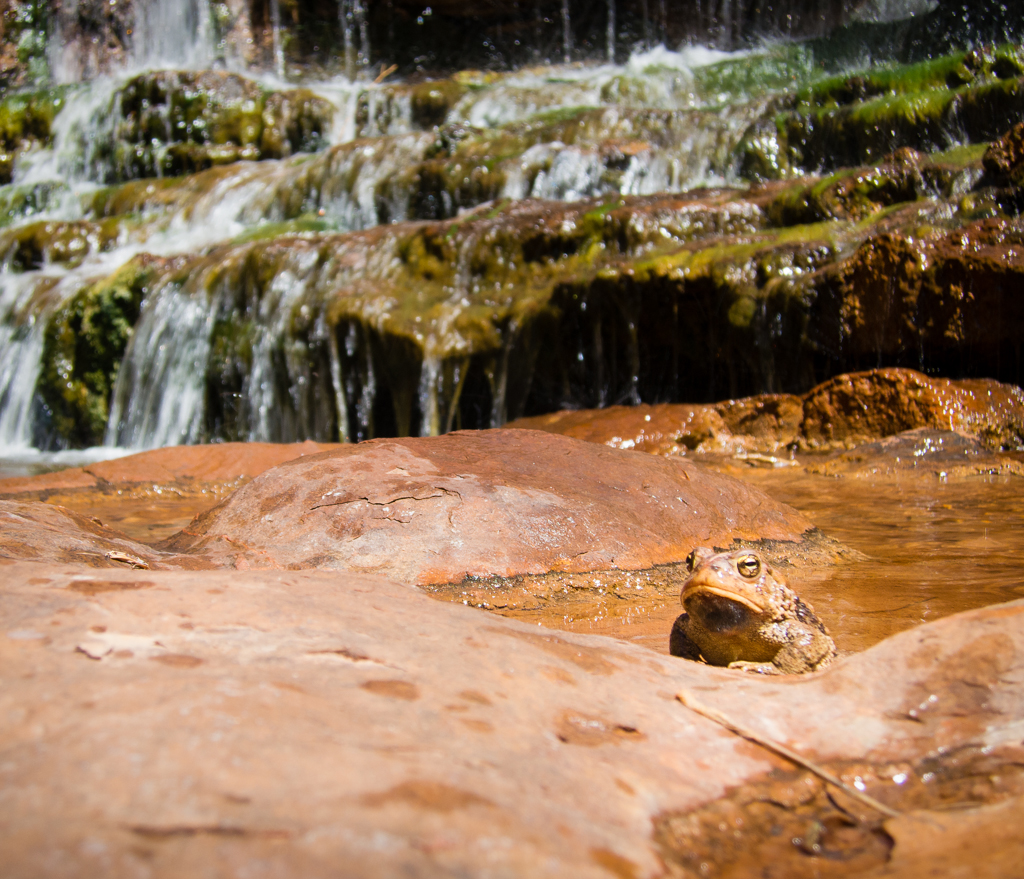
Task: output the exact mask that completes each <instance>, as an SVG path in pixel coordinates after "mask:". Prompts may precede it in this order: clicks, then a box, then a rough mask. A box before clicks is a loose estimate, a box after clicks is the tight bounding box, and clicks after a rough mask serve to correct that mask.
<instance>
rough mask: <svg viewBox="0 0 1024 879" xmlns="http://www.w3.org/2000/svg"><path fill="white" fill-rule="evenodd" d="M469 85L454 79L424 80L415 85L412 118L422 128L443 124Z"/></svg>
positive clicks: (412, 99) (412, 97)
mask: <svg viewBox="0 0 1024 879" xmlns="http://www.w3.org/2000/svg"><path fill="white" fill-rule="evenodd" d="M467 91H469V87H468V86H467V85H465V84H463V83H461V82H457V81H456V80H453V79H441V80H433V81H430V82H422V83H419V84H418V85H416V86H414V87H413V90H412V95H411V103H412V120H413V122H414V123H415V124H416V125H418V126H419V127H420V128H433V127H435V126H437V125H442V124H443V123H444V121H445V119H446V118H447V116H448V114H449V112H451V110H452V108H453V107H454V106H455V105H456V104H457V103H458V102H459V99H460V98H462V96H463V95H464V94H466V92H467Z"/></svg>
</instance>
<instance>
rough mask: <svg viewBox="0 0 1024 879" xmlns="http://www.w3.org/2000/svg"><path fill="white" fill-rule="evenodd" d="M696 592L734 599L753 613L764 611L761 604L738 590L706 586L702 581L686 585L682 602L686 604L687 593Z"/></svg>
mask: <svg viewBox="0 0 1024 879" xmlns="http://www.w3.org/2000/svg"><path fill="white" fill-rule="evenodd" d="M698 592H700V593H705V594H709V595H717V596H718V597H719V598H727V599H728V600H729V601H734V602H736V603H737V604H742V605H744V606H746V607H749V608H750V609H751V610H752V611H754V613H764V608H763V607H761V605H759V604H757V603H756V602H754V601H751V600H750V599H749V598H746V597H745V596H743V595H740V594H739V593H738V592H733V591H731V590H729V589H725V588H723V587H721V586H707V585H705V584H703V583H702V584H698V585H697V586H694V587H693V588H690V587H687V588H686V589H685V590H684V596H683V604H684V605H685V604H686V598H687V596H688V595H693V594H694V593H698Z"/></svg>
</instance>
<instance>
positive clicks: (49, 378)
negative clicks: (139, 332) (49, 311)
mask: <svg viewBox="0 0 1024 879" xmlns="http://www.w3.org/2000/svg"><path fill="white" fill-rule="evenodd" d="M151 276H152V272H151V271H150V269H149V268H148V267H147V265H146V262H145V260H144V259H141V258H140V259H135V260H133V261H131V262H129V263H128V264H127V265H125V266H123V267H122V268H121V269H119V270H118V271H117V272H115V273H114V274H113V275H111V276H110V277H108V278H105V279H103V280H101V281H98V282H96V283H95V284H93V285H91V286H90V287H86V288H85V289H83V290H82V291H80V292H79V293H78V294H76V295H75V296H74V297H72V298H71V299H70V300H69V301H68V302H66V303H65V304H64V305H63V306H62V307H61V308H60V309H59V310H58V311H57V312H56V313H55V314H54V315H53V316H52V317H51V318H50V321H49V323H48V324H47V327H46V334H45V342H44V348H43V369H42V373H41V375H40V378H39V391H40V393H41V394H42V397H43V400H44V402H45V403H46V405H47V407H48V408H49V410H50V412H51V413H52V418H53V425H52V426H53V429H54V431H55V433H56V434H57V436H58V437H60V440H61V443H62V444H64V445H67V446H72V447H83V446H91V445H99V444H100V443H102V441H103V434H104V432H105V430H106V424H107V416H108V415H109V411H110V394H111V391H112V389H113V386H114V382H115V381H116V378H117V370H118V366H119V364H120V362H121V358H122V357H123V355H124V351H125V348H126V347H127V345H128V341H129V339H130V338H131V334H132V328H133V326H134V325H135V322H136V321H137V320H138V318H139V311H140V309H141V306H142V298H143V296H144V295H145V293H146V289H147V283H148V281H149V280H150V278H151Z"/></svg>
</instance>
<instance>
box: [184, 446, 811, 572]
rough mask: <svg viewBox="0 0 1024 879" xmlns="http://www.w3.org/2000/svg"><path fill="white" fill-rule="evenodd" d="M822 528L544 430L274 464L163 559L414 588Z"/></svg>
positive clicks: (639, 560) (647, 460)
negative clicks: (181, 557) (328, 574)
mask: <svg viewBox="0 0 1024 879" xmlns="http://www.w3.org/2000/svg"><path fill="white" fill-rule="evenodd" d="M812 527H813V526H812V524H811V522H809V521H808V520H807V519H805V518H804V517H803V516H802V515H800V514H799V513H797V512H796V511H795V510H793V509H791V508H789V507H786V506H785V505H783V504H779V503H777V502H775V501H772V500H771V499H770V498H768V497H767V495H765V494H763V493H762V492H761V491H759V490H757V489H754V488H752V487H751V486H748V485H746V484H745V483H743V482H740V481H738V480H735V479H731V478H729V477H726V476H722V475H720V474H717V473H714V472H713V471H710V470H706V469H704V468H702V467H701V466H700V465H695V464H691V463H689V462H684V461H666V460H664V459H661V458H658V457H655V456H647V455H636V454H631V453H628V452H624V451H618V450H613V449H608V448H602V447H601V446H598V445H594V444H591V443H583V442H579V441H576V440H572V439H568V438H562V437H555V436H552V435H551V434H548V433H543V432H539V431H537V432H526V431H508V430H493V431H479V432H477V431H466V432H457V433H453V434H448V435H446V436H442V437H434V438H430V439H395V440H374V441H372V442H366V443H360V444H358V445H355V446H343V447H340V448H338V449H336V450H334V451H330V452H326V453H323V454H320V455H315V456H311V457H306V458H300V459H298V460H296V461H293V462H290V463H288V464H285V465H283V466H281V467H277V468H274V469H272V470H269V471H267V472H265V473H264V474H262V475H261V476H259V477H257V478H256V479H255V480H253V482H251V483H250V484H249V485H247V486H244V487H243V488H241V489H239V490H238V491H237V492H235V493H234V494H233V495H232V496H231V497H229V498H228V499H227V500H226V501H224V502H223V503H222V504H220V505H219V506H218V507H216V508H214V509H213V510H211V511H210V512H209V513H207V514H205V515H203V516H201V517H200V518H199V519H197V520H196V521H195V522H194V523H193V524H192V525H191V526H189V527H188V528H187V529H186V530H185V531H183V532H182V533H181V534H180V535H178V536H176V537H174V538H172V539H171V540H170V541H169V542H168V543H167V544H166V548H167V549H170V550H173V551H176V552H179V553H187V554H190V555H194V556H199V557H202V558H204V559H206V560H210V561H213V562H214V563H216V564H220V565H226V566H228V565H244V566H249V567H254V568H255V567H271V568H273V567H286V568H335V569H348V570H358V571H368V572H374V573H380V574H386V575H387V576H389V577H391V578H393V579H396V580H399V581H401V582H405V583H415V584H433V583H448V582H457V581H460V580H462V579H464V578H465V577H491V576H502V577H507V576H513V575H516V574H525V573H534V574H537V573H546V572H548V571H565V572H579V571H593V570H601V569H606V568H620V569H626V570H632V569H641V568H648V567H651V566H653V565H659V564H665V563H669V562H679V561H682V560H683V559H685V558H686V555H687V554H688V553H689V552H690V550H691V549H693V547H694V546H697V545H715V546H725V545H729V544H730V543H732V541H733V540H736V539H740V540H758V539H770V540H778V541H793V542H798V541H800V540H802V538H803V536H804V535H805V533H806V532H807V531H808V530H809V529H811V528H812Z"/></svg>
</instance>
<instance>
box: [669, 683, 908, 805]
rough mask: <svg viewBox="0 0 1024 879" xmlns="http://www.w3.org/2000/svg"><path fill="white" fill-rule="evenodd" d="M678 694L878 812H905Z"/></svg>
mask: <svg viewBox="0 0 1024 879" xmlns="http://www.w3.org/2000/svg"><path fill="white" fill-rule="evenodd" d="M676 698H677V699H678V700H679V701H680V702H682V703H683V704H684V705H685V706H686V707H687V708H689V709H690V710H691V711H694V712H696V713H697V714H699V715H701V717H706V718H707V719H708V720H713V721H714V722H715V723H719V724H721V725H722V726H724V727H725V728H726V729H727V730H729V731H730V732H734V733H736V735H738V736H743V738H745V739H748V740H749V741H751V742H754V743H755V744H758V745H761V747H763V748H767V749H768V750H769V751H774V752H775V753H776V754H780V755H781V756H783V757H785V758H786V759H787V760H792V761H793V762H794V763H796V764H797V765H798V766H803V767H804V769H807V770H809V771H811V772H813V773H814V774H815V775H817V776H818V778H821V779H823V780H824V781H827V782H828V783H829V784H833V785H835V786H836V787H838V788H841V789H842V790H844V791H845V792H846V793H847V794H849V795H850V796H851V797H853V798H854V799H855V800H858V801H859V802H861V803H863V804H864V805H865V806H870V807H871V808H872V809H874V810H875V811H877V812H881V813H882V814H883V815H885V816H886V817H887V818H899V817H900V815H902V813H901V812H898V811H896V809H893V808H891V807H890V806H887V805H885V803H880V802H879V801H878V800H876V799H875V798H874V797H872V796H868V794H866V793H863V792H862V791H859V790H857V788H855V787H851V786H850V785H848V784H847V783H846V782H845V781H843V780H842V779H841V778H839V776H837V775H833V774H832V773H831V772H829V771H828V770H827V769H825V768H824V767H823V766H819V765H818V764H817V763H813V762H812V761H810V760H808V759H807V758H806V757H801V756H800V755H799V754H798V753H797V752H796V751H793V750H791V749H790V748H787V747H786V746H785V745H781V744H779V743H778V742H773V741H772V740H771V739H767V738H765V737H764V736H762V735H761V734H760V733H757V732H754V730H751V729H747V728H746V727H744V726H740V724H738V723H736V721H734V720H730V719H729V718H728V717H726V716H725V715H724V714H722V713H721V712H720V711H716V710H715V709H714V708H709V707H708V706H707V705H704V704H703V703H701V702H698V701H697V700H696V699H695V698H694V697H693V696H692V695H691V694H690V693H688V692H687V691H686V690H680V691H679V692H678V693H677V694H676Z"/></svg>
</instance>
